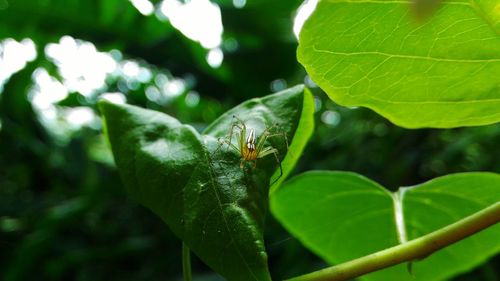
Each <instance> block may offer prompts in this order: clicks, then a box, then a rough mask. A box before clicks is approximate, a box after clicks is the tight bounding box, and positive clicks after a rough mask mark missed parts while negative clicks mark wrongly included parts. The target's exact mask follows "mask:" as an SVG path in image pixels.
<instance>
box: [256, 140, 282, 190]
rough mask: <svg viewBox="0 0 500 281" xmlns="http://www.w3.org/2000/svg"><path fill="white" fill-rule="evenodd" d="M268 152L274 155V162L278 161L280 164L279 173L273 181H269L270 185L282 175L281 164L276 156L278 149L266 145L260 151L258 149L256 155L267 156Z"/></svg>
mask: <svg viewBox="0 0 500 281" xmlns="http://www.w3.org/2000/svg"><path fill="white" fill-rule="evenodd" d="M269 154H273V155H274V158H275V159H276V163H278V164H279V166H280V175H279V176H278V177H277V178H276V179H275V180H273V182H272V183H271V185H273V184H274V183H275V182H276V181H278V180H279V178H281V176H283V167H282V166H281V161H280V159H279V157H278V150H277V149H276V148H274V147H272V146H267V147H265V148H264V149H263V150H262V151H260V153H259V154H258V155H257V158H262V157H264V156H267V155H269ZM255 161H256V162H255V163H257V159H256V160H255Z"/></svg>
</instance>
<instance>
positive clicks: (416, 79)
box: [298, 0, 500, 128]
mask: <svg viewBox="0 0 500 281" xmlns="http://www.w3.org/2000/svg"><path fill="white" fill-rule="evenodd" d="M441 2H442V3H441V6H440V7H439V9H438V10H437V11H436V12H435V13H434V15H433V16H432V17H430V18H429V19H428V20H427V21H425V22H418V21H417V20H416V18H415V17H413V16H412V14H411V12H410V10H409V3H410V2H405V1H403V2H402V1H394V0H388V1H364V0H353V1H346V0H329V1H320V3H319V4H318V6H317V8H316V10H315V12H314V13H313V14H312V16H311V17H310V18H309V19H308V20H307V22H306V23H305V24H304V27H303V29H302V31H301V34H300V44H299V49H298V59H299V61H300V62H301V63H302V64H303V65H304V66H305V68H306V70H307V72H308V73H309V74H310V76H311V78H312V79H313V80H314V81H315V82H316V83H317V84H318V85H319V86H320V87H321V88H322V89H323V90H325V91H326V92H327V94H328V95H329V96H330V98H331V99H333V100H334V101H336V102H338V103H340V104H342V105H346V106H365V107H368V108H371V109H373V110H374V111H376V112H378V113H379V114H381V115H383V116H385V117H386V118H388V119H390V120H391V121H392V122H394V123H395V124H397V125H400V126H403V127H408V128H417V127H436V128H449V127H458V126H473V125H484V124H491V123H495V122H498V121H500V13H499V12H498V11H499V9H500V2H499V1H498V0H476V1H463V0H460V1H441Z"/></svg>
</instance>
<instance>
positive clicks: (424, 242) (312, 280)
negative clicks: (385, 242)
mask: <svg viewBox="0 0 500 281" xmlns="http://www.w3.org/2000/svg"><path fill="white" fill-rule="evenodd" d="M499 221H500V202H497V203H495V204H493V205H491V206H489V207H487V208H485V209H483V210H481V211H479V212H477V213H474V214H472V215H470V216H468V217H465V218H463V219H461V220H459V221H457V222H455V223H453V224H450V225H448V226H446V227H443V228H441V229H438V230H436V231H434V232H431V233H429V234H426V235H424V236H422V237H419V238H417V239H414V240H411V241H408V242H406V243H404V244H400V245H398V246H395V247H392V248H388V249H385V250H382V251H380V252H376V253H373V254H370V255H367V256H364V257H361V258H358V259H355V260H352V261H348V262H345V263H342V264H339V265H336V266H332V267H328V268H325V269H322V270H319V271H315V272H311V273H308V274H305V275H301V276H298V277H295V278H292V279H289V280H288V281H342V280H349V279H352V278H355V277H358V276H361V275H363V274H366V273H369V272H372V271H376V270H379V269H382V268H386V267H389V266H393V265H396V264H399V263H402V262H407V261H413V260H418V259H423V258H425V257H427V256H429V255H430V254H432V253H434V252H435V251H437V250H439V249H442V248H444V247H446V246H449V245H451V244H453V243H455V242H457V241H460V240H462V239H464V238H466V237H468V236H470V235H472V234H474V233H476V232H479V231H481V230H483V229H485V228H487V227H489V226H492V225H494V224H496V223H498V222H499Z"/></svg>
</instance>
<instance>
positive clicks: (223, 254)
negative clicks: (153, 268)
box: [100, 86, 313, 281]
mask: <svg viewBox="0 0 500 281" xmlns="http://www.w3.org/2000/svg"><path fill="white" fill-rule="evenodd" d="M311 100H312V96H311V95H310V94H309V93H307V92H305V91H304V88H303V86H297V87H294V88H291V89H288V90H285V91H283V92H280V93H277V94H274V95H270V96H266V97H264V98H260V99H252V100H249V101H247V102H245V103H243V104H241V105H239V106H237V107H235V108H234V109H232V110H230V111H229V112H227V113H226V114H224V115H223V116H221V117H220V118H219V119H217V120H216V121H215V122H214V123H213V124H211V125H210V126H209V127H208V128H207V129H206V130H205V132H204V134H203V135H200V134H199V133H197V132H196V131H195V130H194V129H193V128H192V127H191V126H188V125H183V124H181V123H180V122H179V121H177V120H176V119H174V118H172V117H170V116H168V115H165V114H163V113H160V112H156V111H151V110H146V109H141V108H138V107H134V106H130V105H117V104H111V103H108V102H105V101H102V102H100V108H101V111H102V112H103V116H104V124H105V128H106V131H107V135H108V138H109V141H110V143H111V147H112V150H113V154H114V157H115V161H116V164H117V166H118V168H119V170H120V173H121V176H122V179H123V182H124V184H125V187H126V189H127V191H128V193H129V194H130V195H131V196H132V197H133V198H135V199H136V200H138V201H139V202H140V203H142V204H143V205H145V206H147V207H148V208H150V209H151V210H152V211H153V212H155V213H156V214H157V215H158V216H160V217H161V218H162V219H163V220H164V221H165V222H166V223H167V224H168V225H169V227H170V228H171V230H172V231H173V232H174V233H175V234H176V235H177V236H178V237H179V238H181V239H182V240H183V241H184V242H185V243H186V244H187V245H188V246H189V248H190V249H191V250H192V251H193V252H194V253H195V254H196V255H198V256H199V257H200V258H201V259H202V260H203V261H204V262H205V263H206V264H207V265H209V266H210V267H212V268H213V269H214V270H215V271H217V272H218V273H220V274H221V275H223V276H224V277H225V278H227V279H228V280H238V281H246V280H258V281H261V280H270V276H269V272H268V268H267V255H266V252H265V249H264V241H263V235H262V227H263V224H264V217H265V214H266V212H267V206H268V188H269V183H270V179H271V176H272V175H273V173H274V172H275V170H276V169H277V168H278V164H277V163H276V160H275V158H274V157H273V156H272V155H269V156H266V157H264V158H261V159H258V161H257V166H256V167H255V168H254V167H252V164H250V163H246V164H247V165H244V167H243V168H240V158H241V156H240V154H239V153H237V152H236V151H234V150H232V149H230V148H227V147H226V146H221V145H220V142H219V140H218V138H222V137H225V136H226V135H227V134H228V132H229V129H230V128H231V125H232V122H234V119H233V117H232V116H233V115H235V116H237V117H238V118H240V119H242V120H244V122H245V125H246V126H247V127H248V128H254V129H255V130H256V132H257V136H259V135H260V134H261V133H262V131H263V130H264V128H265V127H266V126H271V125H272V124H275V123H277V124H279V125H280V126H281V128H282V130H283V131H284V132H286V134H287V135H288V138H290V140H291V141H292V144H291V146H290V147H293V146H294V145H297V144H296V143H299V146H298V147H297V149H298V150H299V151H298V152H297V153H298V154H300V151H301V150H302V148H303V146H304V145H305V142H306V141H307V136H308V135H310V131H309V133H308V134H306V136H305V137H304V136H297V137H296V132H299V130H300V128H302V126H303V124H302V122H303V121H304V122H305V123H308V122H309V121H310V120H311V119H312V113H313V111H312V110H311V108H309V106H308V105H310V104H311V103H312V101H311ZM304 114H305V116H304ZM310 130H312V127H310ZM233 141H234V139H233ZM268 145H272V146H273V147H275V148H277V149H278V150H279V154H280V158H283V157H284V156H285V155H286V154H287V147H286V142H285V141H284V139H280V138H279V137H272V138H269V139H268ZM286 158H287V159H285V160H284V161H285V163H286V161H290V160H288V158H289V156H287V157H286ZM293 161H296V159H293ZM293 164H294V163H289V164H287V165H286V166H285V165H283V170H284V171H283V172H284V174H285V175H286V174H288V173H289V172H290V169H291V167H292V166H293ZM273 179H274V178H273Z"/></svg>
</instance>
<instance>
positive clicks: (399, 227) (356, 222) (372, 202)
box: [271, 171, 500, 281]
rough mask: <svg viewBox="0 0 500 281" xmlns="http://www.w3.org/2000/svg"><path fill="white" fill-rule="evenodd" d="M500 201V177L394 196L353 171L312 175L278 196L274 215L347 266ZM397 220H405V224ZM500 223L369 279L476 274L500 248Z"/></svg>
mask: <svg viewBox="0 0 500 281" xmlns="http://www.w3.org/2000/svg"><path fill="white" fill-rule="evenodd" d="M499 200H500V175H498V174H493V173H479V172H478V173H463V174H453V175H448V176H444V177H440V178H437V179H434V180H431V181H428V182H426V183H423V184H420V185H416V186H411V187H402V188H400V189H399V191H398V192H396V193H391V192H389V191H388V190H386V189H385V188H383V187H382V186H380V185H378V184H377V183H375V182H373V181H371V180H369V179H367V178H365V177H362V176H360V175H358V174H355V173H349V172H326V171H318V172H309V173H305V174H302V175H299V176H297V177H295V178H293V179H292V180H290V181H288V182H287V183H285V184H284V185H283V186H282V187H281V188H280V189H279V190H278V191H277V192H275V193H273V194H272V196H271V211H272V212H273V214H274V216H275V217H276V218H277V219H278V220H279V221H280V222H281V223H282V224H283V225H284V226H285V227H286V228H287V229H288V230H289V231H290V232H291V233H292V234H293V235H295V236H296V237H297V238H298V239H300V240H301V241H302V242H303V243H304V245H305V246H307V247H308V248H309V249H311V250H312V251H313V252H315V253H316V254H318V255H319V256H321V257H322V258H324V259H325V260H326V261H327V262H329V263H331V264H339V263H342V262H346V261H349V260H352V259H355V258H359V257H362V256H365V255H368V254H371V253H373V252H377V251H380V250H383V249H386V248H389V247H392V246H395V245H398V244H400V241H409V240H411V239H415V238H417V237H420V236H423V235H425V234H427V233H430V232H432V231H435V230H437V229H440V228H442V227H444V226H447V225H449V224H451V223H453V222H456V221H458V220H460V219H461V218H464V217H466V216H469V215H471V214H473V213H475V212H477V211H480V210H482V209H483V208H485V207H488V206H490V205H492V204H494V203H496V202H498V201H499ZM397 221H398V222H399V223H397ZM498 237H500V225H494V226H492V227H490V228H488V229H486V230H483V231H482V232H480V233H478V234H476V235H473V236H471V237H468V238H466V239H464V240H462V241H460V242H458V243H456V244H453V245H451V246H449V247H446V248H444V249H443V250H441V251H438V252H436V253H434V254H432V255H431V256H429V257H422V258H423V259H422V260H420V261H415V262H414V263H413V273H414V275H415V277H412V276H411V275H410V274H409V273H408V271H407V268H406V265H404V264H400V265H397V266H393V267H390V268H387V269H384V270H381V271H377V272H374V273H371V274H367V275H365V276H363V277H361V278H362V279H363V280H384V281H385V280H402V281H404V280H408V281H410V280H417V281H418V280H425V281H432V280H444V279H446V278H449V277H451V276H453V275H456V274H458V273H460V272H465V271H467V270H470V269H471V268H472V267H474V266H476V265H479V264H481V263H482V262H484V261H485V260H486V259H487V258H489V257H491V256H493V255H494V254H495V253H497V252H498V251H500V243H499V241H498Z"/></svg>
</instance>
